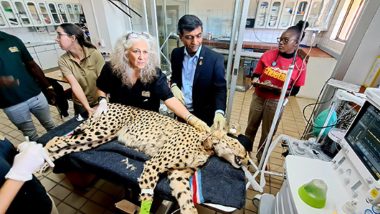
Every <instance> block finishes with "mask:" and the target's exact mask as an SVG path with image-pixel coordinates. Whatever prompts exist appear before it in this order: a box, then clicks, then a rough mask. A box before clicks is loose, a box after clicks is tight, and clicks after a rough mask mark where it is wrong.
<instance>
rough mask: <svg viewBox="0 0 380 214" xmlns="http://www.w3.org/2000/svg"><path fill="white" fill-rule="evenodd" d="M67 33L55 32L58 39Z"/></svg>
mask: <svg viewBox="0 0 380 214" xmlns="http://www.w3.org/2000/svg"><path fill="white" fill-rule="evenodd" d="M68 35H69V34H67V33H59V32H57V38H58V39H60V38H61V37H62V36H68Z"/></svg>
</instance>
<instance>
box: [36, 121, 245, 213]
mask: <svg viewBox="0 0 380 214" xmlns="http://www.w3.org/2000/svg"><path fill="white" fill-rule="evenodd" d="M80 123H81V122H78V121H76V120H75V119H71V120H69V121H67V122H65V123H64V124H62V125H60V126H58V127H56V128H55V129H53V130H50V131H49V132H48V133H46V134H45V135H43V136H41V137H40V139H39V140H38V143H42V144H44V145H45V144H46V143H47V142H48V141H49V140H50V139H52V138H53V137H55V136H62V135H65V134H67V133H69V132H71V131H72V130H73V129H75V127H77V126H78V125H79V124H80ZM126 158H128V163H129V164H132V165H133V166H134V167H136V168H135V169H133V167H128V168H127V165H126V164H125V163H124V161H125V160H126ZM147 159H148V156H146V155H145V154H143V153H141V152H138V151H136V150H134V149H130V148H128V147H126V146H124V145H123V144H121V143H119V142H118V141H117V139H115V140H112V141H110V142H108V143H105V144H103V145H101V146H99V147H97V148H95V149H91V150H87V151H84V152H77V153H72V154H68V155H66V156H63V157H61V158H59V159H58V160H56V161H55V168H54V170H53V172H55V173H68V172H85V173H92V174H95V175H96V176H98V177H100V178H103V179H106V180H108V181H110V182H112V183H115V184H119V185H123V186H125V187H130V188H134V189H137V190H139V186H138V182H137V179H138V178H139V176H140V174H141V172H142V171H143V165H144V161H145V160H147ZM123 160H124V161H123ZM198 173H199V174H198V175H200V178H201V179H199V180H200V182H199V184H198V187H197V191H198V192H199V193H200V194H199V201H200V202H201V203H213V204H219V205H223V206H228V207H234V208H238V209H240V208H242V207H243V206H244V204H245V196H246V188H245V177H244V172H243V171H242V170H241V169H236V168H234V167H233V166H232V165H231V164H229V163H228V162H226V161H224V160H222V159H220V158H219V157H216V156H213V157H211V158H210V159H209V160H208V161H207V163H206V164H205V165H204V166H203V167H202V168H201V169H200V171H199V172H198ZM154 196H155V197H159V198H160V199H166V200H170V201H175V199H174V198H173V197H172V196H171V192H170V187H169V181H168V179H167V177H166V175H161V176H160V180H159V182H158V184H157V186H156V188H155V194H154Z"/></svg>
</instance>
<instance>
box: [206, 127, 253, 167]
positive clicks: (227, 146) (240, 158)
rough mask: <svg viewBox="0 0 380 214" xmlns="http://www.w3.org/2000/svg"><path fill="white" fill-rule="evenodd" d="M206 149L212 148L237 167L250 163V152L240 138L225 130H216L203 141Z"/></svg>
mask: <svg viewBox="0 0 380 214" xmlns="http://www.w3.org/2000/svg"><path fill="white" fill-rule="evenodd" d="M203 146H204V147H205V148H206V149H212V150H214V152H215V153H216V155H218V156H219V157H221V158H223V159H225V160H227V161H228V162H230V163H231V164H232V166H234V167H235V168H240V167H241V166H242V165H245V166H247V165H248V160H249V157H248V153H247V151H246V150H245V148H244V147H243V145H241V144H240V143H239V141H238V140H236V139H234V138H232V137H229V136H227V134H226V133H225V132H221V131H216V132H214V133H213V134H212V135H210V136H209V137H208V138H207V139H206V140H205V141H204V143H203Z"/></svg>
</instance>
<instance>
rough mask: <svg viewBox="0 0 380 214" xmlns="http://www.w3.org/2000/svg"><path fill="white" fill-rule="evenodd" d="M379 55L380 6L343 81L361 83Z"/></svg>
mask: <svg viewBox="0 0 380 214" xmlns="http://www.w3.org/2000/svg"><path fill="white" fill-rule="evenodd" d="M379 55H380V8H379V9H378V10H377V12H376V15H375V16H374V17H373V19H372V22H371V24H370V25H369V27H368V29H367V31H366V33H365V35H364V37H363V40H362V42H361V43H360V46H359V48H358V49H357V51H356V54H355V56H354V58H353V60H352V62H351V64H350V67H349V68H348V70H347V73H346V75H345V76H344V79H343V81H345V82H350V83H353V84H357V85H362V84H363V83H364V81H365V78H366V76H367V74H368V73H369V71H370V69H371V66H372V63H373V62H374V61H375V58H376V57H377V56H379Z"/></svg>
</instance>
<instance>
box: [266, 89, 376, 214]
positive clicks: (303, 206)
mask: <svg viewBox="0 0 380 214" xmlns="http://www.w3.org/2000/svg"><path fill="white" fill-rule="evenodd" d="M365 95H366V101H365V103H364V105H363V106H362V108H361V109H360V111H359V112H358V114H357V116H356V118H355V120H354V121H353V123H352V124H351V126H350V127H349V129H348V130H347V132H346V133H345V134H344V137H343V138H342V139H341V140H340V142H338V143H339V145H340V147H341V150H340V151H339V152H338V154H337V155H336V156H335V157H334V158H333V159H332V160H331V161H325V160H320V159H313V158H307V157H302V156H297V155H288V156H287V157H286V159H285V178H286V179H284V182H283V185H282V187H281V189H280V191H279V192H278V193H277V195H276V196H271V197H268V195H266V197H262V199H261V200H260V206H259V213H261V214H267V213H268V214H273V213H275V214H293V213H294V214H314V213H315V214H358V213H360V214H362V213H364V214H380V180H379V178H380V89H374V88H369V89H367V90H366V91H365ZM313 179H319V180H322V181H323V182H324V183H325V184H326V186H327V192H326V204H325V206H324V207H323V208H313V207H312V206H310V205H308V204H307V203H305V202H304V200H302V199H301V197H300V195H299V189H300V187H301V186H303V185H304V184H307V183H308V182H310V181H312V180H313ZM260 208H261V209H260Z"/></svg>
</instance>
